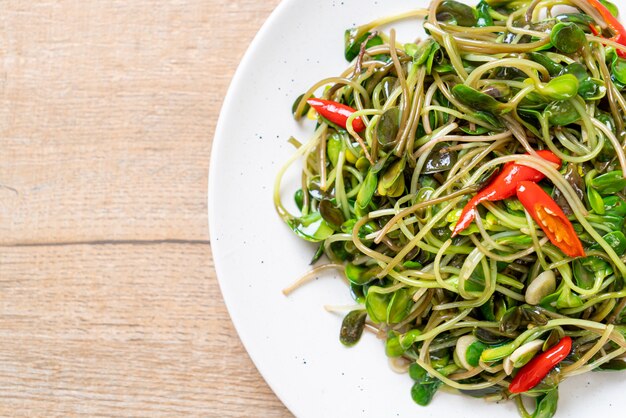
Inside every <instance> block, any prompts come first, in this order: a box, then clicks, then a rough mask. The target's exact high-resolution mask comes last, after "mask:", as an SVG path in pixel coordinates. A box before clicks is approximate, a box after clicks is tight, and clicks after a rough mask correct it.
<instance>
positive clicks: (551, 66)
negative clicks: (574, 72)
mask: <svg viewBox="0 0 626 418" xmlns="http://www.w3.org/2000/svg"><path fill="white" fill-rule="evenodd" d="M527 55H528V58H530V59H531V60H533V61H535V62H536V63H537V64H541V65H543V66H544V67H545V69H546V70H548V72H549V73H550V75H551V76H552V77H556V76H558V75H559V74H561V71H563V66H562V65H561V64H558V63H556V62H555V61H552V60H551V59H550V58H548V56H547V55H545V54H543V53H541V52H529V53H528V54H527Z"/></svg>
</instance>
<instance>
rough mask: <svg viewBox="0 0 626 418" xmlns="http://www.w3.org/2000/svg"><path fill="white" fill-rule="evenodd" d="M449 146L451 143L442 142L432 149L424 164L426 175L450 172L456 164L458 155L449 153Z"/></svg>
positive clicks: (453, 152)
mask: <svg viewBox="0 0 626 418" xmlns="http://www.w3.org/2000/svg"><path fill="white" fill-rule="evenodd" d="M449 146H450V144H449V143H446V142H440V143H438V144H437V145H435V146H434V147H433V148H432V150H431V151H430V154H429V155H428V158H427V159H426V163H425V164H424V171H423V173H424V174H433V173H440V172H442V171H448V170H450V169H451V168H452V167H453V166H454V164H456V161H457V153H456V152H455V151H448V147H449Z"/></svg>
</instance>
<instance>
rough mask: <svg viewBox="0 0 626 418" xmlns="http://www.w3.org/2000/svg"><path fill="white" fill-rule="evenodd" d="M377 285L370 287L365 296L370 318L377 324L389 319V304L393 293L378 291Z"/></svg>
mask: <svg viewBox="0 0 626 418" xmlns="http://www.w3.org/2000/svg"><path fill="white" fill-rule="evenodd" d="M376 289H377V288H376V287H373V286H372V287H370V288H369V289H368V292H367V296H366V297H365V308H366V309H367V314H368V315H369V316H370V319H371V320H372V322H374V323H375V324H379V323H381V322H384V321H385V319H387V306H388V305H389V300H390V299H391V295H389V294H383V293H378V292H376Z"/></svg>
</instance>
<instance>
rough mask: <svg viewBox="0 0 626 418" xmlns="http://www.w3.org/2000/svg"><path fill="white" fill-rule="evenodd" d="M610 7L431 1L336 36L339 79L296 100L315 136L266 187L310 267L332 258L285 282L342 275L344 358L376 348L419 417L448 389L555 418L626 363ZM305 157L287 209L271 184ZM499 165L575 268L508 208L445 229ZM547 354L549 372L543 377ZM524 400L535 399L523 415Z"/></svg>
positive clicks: (518, 211) (510, 201) (538, 229)
mask: <svg viewBox="0 0 626 418" xmlns="http://www.w3.org/2000/svg"><path fill="white" fill-rule="evenodd" d="M617 12H618V11H617V8H616V7H615V6H614V5H613V4H611V3H609V2H607V1H603V0H602V1H598V0H534V1H532V0H482V1H480V2H479V3H478V4H477V5H476V6H475V7H472V6H468V5H466V4H462V3H459V2H457V1H453V0H444V1H442V0H434V1H432V2H431V4H430V6H429V8H428V9H424V10H416V11H412V12H408V13H405V14H402V15H399V16H392V17H389V18H384V19H380V20H378V21H375V22H372V23H370V24H367V25H363V26H360V27H356V28H353V29H350V30H348V31H346V34H345V40H346V48H345V56H346V59H347V60H348V61H350V62H351V65H350V66H349V67H348V68H347V69H346V70H345V71H344V72H343V73H342V74H339V75H338V76H335V77H330V78H327V79H324V80H322V81H320V82H318V83H316V84H314V85H313V86H312V87H311V88H310V89H309V90H308V91H307V92H305V93H304V94H303V95H302V96H300V97H298V98H297V100H296V102H295V103H294V107H293V109H292V111H293V114H294V116H295V117H296V119H300V118H303V117H306V116H308V117H309V118H314V119H316V120H317V126H316V128H315V131H314V133H313V134H312V136H311V137H310V138H309V139H308V141H306V142H304V143H301V142H299V141H297V140H296V139H294V138H292V139H291V140H290V142H291V143H292V144H293V145H294V146H295V147H296V149H297V151H296V153H295V154H294V156H293V158H291V159H290V160H289V161H288V162H287V164H286V165H285V167H283V168H282V169H281V171H280V173H279V175H278V178H277V180H276V187H275V191H274V200H275V205H276V208H277V211H278V213H279V215H280V216H281V217H282V218H283V219H284V221H285V222H286V224H287V225H288V226H289V227H290V228H291V229H292V230H293V231H294V232H295V234H297V235H298V236H299V237H301V238H303V239H305V240H307V241H311V242H315V243H318V244H317V245H318V247H317V248H318V249H317V251H316V252H315V256H314V257H313V260H312V264H314V263H318V260H320V259H321V258H322V257H323V256H325V257H324V259H328V260H329V261H328V262H326V263H323V264H319V265H317V267H315V268H314V269H313V270H312V273H311V274H309V275H307V276H306V277H304V278H303V279H302V280H301V281H299V282H298V283H297V284H296V286H298V285H300V284H302V283H303V282H305V281H306V280H307V279H308V278H310V277H313V276H314V275H316V274H317V273H319V271H320V270H324V269H338V270H340V271H341V272H342V273H343V274H344V275H345V278H346V279H347V283H348V284H349V288H350V291H351V292H352V295H353V297H354V300H355V301H356V302H357V304H358V306H356V307H355V308H354V309H351V310H350V312H349V313H347V315H346V316H345V318H344V320H343V323H342V327H341V333H340V339H341V341H342V342H343V343H344V344H346V345H352V344H355V343H356V342H357V341H358V340H359V338H360V337H361V334H362V332H363V330H370V331H373V332H374V333H376V334H377V335H378V336H379V337H381V338H384V339H385V345H386V354H387V356H389V357H390V358H392V359H394V360H393V362H394V364H395V366H396V367H398V368H401V369H403V370H406V371H408V373H409V375H410V377H411V379H412V380H413V381H414V384H413V387H412V389H411V396H412V397H413V399H414V400H415V402H416V403H418V404H420V405H427V404H428V403H429V402H430V401H431V399H432V398H433V396H434V395H435V393H436V392H437V391H438V390H439V389H441V388H447V389H449V390H452V391H458V392H461V393H463V394H467V395H470V396H474V397H483V398H486V399H488V400H503V399H509V398H512V399H515V401H516V402H517V405H518V408H519V410H520V413H521V415H522V416H523V417H530V416H533V417H551V416H553V415H554V413H555V411H556V404H557V401H558V392H557V387H558V384H559V382H560V381H562V380H563V379H565V378H566V377H568V376H573V375H577V374H581V373H586V372H589V371H594V370H622V369H624V367H625V366H626V361H625V356H626V338H625V337H626V310H625V309H624V308H625V306H626V288H625V286H624V279H625V277H626V265H625V263H624V261H625V260H626V236H625V235H624V233H625V232H626V231H625V229H624V217H625V216H626V196H625V195H624V189H625V188H626V179H625V176H624V173H625V172H626V156H625V153H624V146H625V145H626V134H625V130H624V125H625V123H626V118H625V116H624V115H625V114H626V98H625V96H624V92H626V58H625V57H626V46H624V45H623V43H626V31H624V28H623V27H622V26H621V25H620V24H619V21H618V20H617V19H616V17H615V16H617ZM416 17H423V18H424V24H423V25H424V29H425V31H426V33H427V35H428V37H427V38H425V39H421V40H417V41H415V42H411V43H406V44H401V43H399V42H397V41H396V39H395V32H394V31H393V30H391V31H389V33H388V34H387V33H385V32H383V31H382V30H381V29H380V28H381V27H382V26H386V25H388V24H390V23H393V22H395V21H398V20H400V19H410V18H416ZM312 99H320V100H317V101H312ZM320 103H321V104H320ZM309 105H311V106H309ZM338 109H339V110H338ZM345 109H348V110H347V111H346V110H345ZM346 112H347V113H346ZM540 150H546V151H549V152H550V153H551V155H554V156H556V157H557V158H558V159H559V160H560V161H561V164H560V165H559V164H554V163H550V162H549V161H546V160H545V159H544V158H541V157H540V156H539V155H538V154H537V151H540ZM298 160H300V161H302V175H301V179H302V183H301V184H302V185H301V188H300V189H299V190H298V191H296V192H295V204H296V206H297V208H298V210H299V213H297V214H292V213H290V212H289V211H288V210H287V208H286V207H285V205H284V204H283V202H282V201H281V180H282V177H283V175H284V173H285V171H286V170H287V168H288V167H289V166H290V165H291V164H293V163H294V162H296V161H298ZM507 164H508V165H512V164H517V165H519V166H523V167H525V169H527V168H531V169H533V170H535V171H536V174H537V179H539V180H533V181H534V183H536V184H537V185H539V186H540V187H541V189H542V190H543V191H544V192H546V193H547V198H548V199H550V200H551V201H554V202H556V204H558V207H559V208H560V210H562V212H563V214H564V217H566V220H565V222H566V224H567V225H566V226H563V228H565V227H567V228H573V231H575V235H576V236H577V237H578V240H579V241H580V243H581V244H582V248H583V249H584V253H583V254H584V255H582V256H568V255H566V253H567V252H568V251H567V250H568V248H567V246H568V245H569V243H565V244H564V243H563V241H562V240H559V239H561V238H562V237H561V236H559V233H558V228H561V226H558V225H557V226H556V227H554V225H551V224H550V225H548V224H547V223H544V224H543V225H541V224H538V223H537V219H538V218H536V217H535V215H536V214H533V213H532V208H529V207H528V206H527V205H524V204H522V203H521V201H520V199H518V198H517V197H516V196H515V195H512V196H510V197H506V198H503V199H494V200H486V201H483V202H481V204H479V205H477V206H476V208H475V219H474V220H473V222H472V223H471V225H469V227H467V228H465V229H463V230H462V231H460V232H459V233H458V234H453V231H454V230H455V225H457V223H458V222H459V218H460V216H461V213H462V212H463V209H464V208H465V207H466V205H468V202H470V199H472V197H473V196H476V194H477V193H478V192H479V191H481V190H485V189H486V188H489V187H491V188H494V187H497V183H498V174H499V173H502V172H503V171H504V167H507ZM557 165H558V167H557ZM517 191H518V196H519V193H520V189H519V188H518V189H517ZM537 199H539V200H538V202H539V203H541V199H540V198H537ZM543 199H544V201H545V198H543ZM547 213H548V214H551V215H552V214H553V212H552V211H550V210H548V212H547ZM554 216H556V215H554ZM555 219H556V218H555ZM553 227H554V228H556V229H557V232H554V231H553V229H554V228H553ZM564 251H565V252H564ZM294 288H295V287H291V288H289V289H287V291H286V293H288V292H289V291H291V290H293V289H294ZM570 340H571V347H570V346H567V349H565V348H563V347H564V344H565V343H567V342H568V341H570ZM557 349H561V351H563V350H565V351H564V352H563V355H562V356H561V357H562V358H560V359H559V362H558V364H557V365H556V367H555V365H554V364H550V365H546V364H543V363H545V361H546V360H545V358H546V356H547V354H548V353H549V352H550V350H553V351H554V350H557ZM531 368H534V371H536V370H537V369H542V368H543V371H542V372H541V374H542V376H541V377H542V379H541V381H540V382H539V383H535V384H532V385H531V384H530V383H528V382H526V383H527V384H525V385H524V384H523V385H522V387H523V389H521V390H513V389H512V387H513V385H514V384H516V382H515V380H516V376H519V377H517V383H519V381H520V380H524V379H525V377H523V375H525V374H526V373H527V372H528V371H529V370H530V369H531ZM522 383H524V382H522ZM523 396H526V397H533V398H534V399H536V404H537V407H536V410H535V411H534V412H528V411H527V410H526V408H525V407H524V405H523V403H522V397H523Z"/></svg>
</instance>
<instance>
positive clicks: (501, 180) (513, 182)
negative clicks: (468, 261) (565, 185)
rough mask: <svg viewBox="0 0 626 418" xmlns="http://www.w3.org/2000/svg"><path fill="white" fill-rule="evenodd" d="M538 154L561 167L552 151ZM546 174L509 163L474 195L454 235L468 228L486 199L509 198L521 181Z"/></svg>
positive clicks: (457, 224) (493, 200)
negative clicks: (478, 207) (479, 206)
mask: <svg viewBox="0 0 626 418" xmlns="http://www.w3.org/2000/svg"><path fill="white" fill-rule="evenodd" d="M537 154H538V155H539V156H540V157H541V158H543V159H544V160H548V161H550V162H553V163H555V164H558V165H559V168H561V159H560V158H559V157H557V156H556V155H555V154H554V153H553V152H552V151H548V150H542V151H537ZM544 177H545V176H544V175H543V174H542V173H541V172H540V171H537V170H535V169H534V168H530V167H526V166H524V165H521V164H516V163H513V162H511V163H507V164H505V165H504V168H503V169H502V171H501V172H500V174H498V175H497V176H496V178H495V179H493V180H492V181H491V183H489V185H487V187H485V188H484V189H482V190H481V191H480V192H478V194H477V195H476V196H474V197H473V198H472V199H471V200H470V201H469V202H468V203H467V204H466V205H465V207H464V208H463V211H462V212H461V217H460V218H459V220H458V222H457V223H456V225H455V227H454V231H453V232H452V236H455V235H457V234H458V233H459V232H461V231H463V230H464V229H465V228H467V227H468V226H469V225H470V224H471V223H472V221H473V220H474V218H475V217H476V207H477V206H478V205H479V204H480V203H481V202H484V201H485V200H488V201H490V202H495V201H497V200H502V199H507V198H509V197H512V196H514V195H515V192H516V190H517V185H518V184H519V182H520V181H540V180H542V179H543V178H544Z"/></svg>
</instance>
